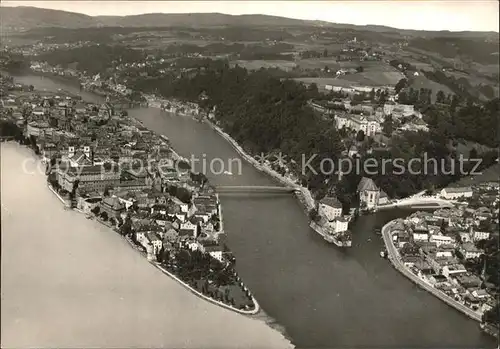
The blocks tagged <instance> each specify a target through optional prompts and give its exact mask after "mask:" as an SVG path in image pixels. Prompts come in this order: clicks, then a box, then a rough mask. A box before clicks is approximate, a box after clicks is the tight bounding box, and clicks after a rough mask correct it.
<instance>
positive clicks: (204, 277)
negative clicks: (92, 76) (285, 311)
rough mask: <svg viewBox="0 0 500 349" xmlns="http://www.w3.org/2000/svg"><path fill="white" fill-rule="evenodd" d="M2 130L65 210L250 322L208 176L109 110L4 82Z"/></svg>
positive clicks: (248, 299)
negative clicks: (5, 125) (36, 165)
mask: <svg viewBox="0 0 500 349" xmlns="http://www.w3.org/2000/svg"><path fill="white" fill-rule="evenodd" d="M2 88H4V89H6V90H7V91H9V97H8V98H7V99H6V101H4V108H2V120H3V122H6V121H7V122H11V123H15V124H16V125H17V126H18V133H17V134H16V133H15V132H13V134H12V138H16V140H18V141H19V142H22V143H23V144H27V145H29V146H30V147H32V148H33V150H34V152H35V154H37V155H38V156H39V157H40V158H41V161H42V162H43V163H45V164H46V174H47V184H48V186H49V188H50V190H52V191H53V192H54V193H55V194H56V195H57V196H58V197H59V198H60V200H61V201H62V202H63V203H64V204H65V205H66V206H67V207H69V208H73V209H75V210H78V211H79V212H81V213H83V214H85V215H86V216H87V217H88V218H89V219H96V220H98V221H99V222H101V223H102V224H104V225H106V226H108V227H109V228H111V229H113V230H114V231H116V232H117V233H119V234H121V235H122V236H123V237H124V238H125V239H127V240H128V241H129V242H130V244H131V245H133V246H134V247H135V248H136V249H138V250H139V251H141V253H143V254H144V255H145V257H146V258H147V259H148V260H149V261H151V262H152V263H154V264H155V265H157V266H158V267H159V268H161V269H162V270H163V271H165V272H166V273H168V274H171V275H174V277H176V278H179V279H180V280H181V282H182V283H184V284H186V285H187V286H188V287H190V288H191V289H193V290H195V291H196V292H197V293H199V294H201V295H203V296H204V297H205V298H207V299H210V300H214V301H216V302H217V303H218V304H223V305H225V306H226V307H228V308H231V309H235V310H236V311H240V312H248V313H253V312H256V311H258V305H257V303H256V301H255V300H254V299H253V297H252V295H251V293H250V291H249V290H248V289H247V288H246V287H245V286H244V285H243V283H242V281H241V279H240V278H239V276H238V275H237V274H236V272H235V271H234V269H233V268H232V267H231V266H232V265H233V264H234V262H235V258H234V256H233V255H232V253H231V251H230V250H229V248H228V247H227V245H226V244H225V243H224V238H223V235H224V230H223V222H222V220H221V217H222V213H221V206H220V202H219V199H218V195H217V193H216V192H215V189H214V188H213V187H212V186H211V185H210V184H209V183H208V181H207V178H206V177H205V176H204V175H203V174H198V173H193V172H191V166H190V164H189V163H186V162H185V160H184V159H182V158H181V157H180V156H179V155H178V154H177V153H176V152H175V151H174V150H173V149H172V147H171V146H170V145H169V142H168V139H166V138H165V137H161V136H158V135H155V134H154V133H153V132H151V131H149V130H147V129H146V128H145V127H144V126H142V125H141V124H140V122H138V121H136V120H135V119H132V118H129V117H127V116H126V113H125V112H123V111H118V110H115V109H114V107H113V105H112V104H111V103H109V102H107V103H104V104H102V105H95V104H92V103H86V102H85V101H82V100H81V99H79V98H78V97H76V96H71V95H69V94H68V93H65V92H64V91H60V93H59V94H57V95H56V94H53V93H48V92H43V91H36V90H34V89H33V88H30V87H29V86H22V85H19V84H15V83H14V81H13V80H12V78H10V79H9V78H8V77H2Z"/></svg>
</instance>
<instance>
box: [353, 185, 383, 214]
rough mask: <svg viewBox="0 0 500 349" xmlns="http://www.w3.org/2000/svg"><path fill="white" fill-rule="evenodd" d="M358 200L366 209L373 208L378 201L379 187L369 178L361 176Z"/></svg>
mask: <svg viewBox="0 0 500 349" xmlns="http://www.w3.org/2000/svg"><path fill="white" fill-rule="evenodd" d="M357 191H358V194H359V201H360V202H361V203H362V204H363V205H365V207H366V208H367V209H369V210H370V209H375V208H376V207H377V205H378V203H379V198H380V189H379V188H378V187H377V185H376V184H375V182H373V180H372V179H371V178H367V177H363V178H361V180H360V181H359V184H358V190H357Z"/></svg>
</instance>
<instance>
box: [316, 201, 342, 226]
mask: <svg viewBox="0 0 500 349" xmlns="http://www.w3.org/2000/svg"><path fill="white" fill-rule="evenodd" d="M318 214H320V215H321V216H324V217H325V218H326V219H327V220H328V221H333V220H334V219H335V218H337V217H340V216H342V204H341V203H340V201H339V200H337V198H335V197H332V196H326V197H324V198H323V199H321V200H320V201H319V203H318Z"/></svg>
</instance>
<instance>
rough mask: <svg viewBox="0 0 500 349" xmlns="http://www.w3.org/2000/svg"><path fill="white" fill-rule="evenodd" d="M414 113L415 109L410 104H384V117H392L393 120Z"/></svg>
mask: <svg viewBox="0 0 500 349" xmlns="http://www.w3.org/2000/svg"><path fill="white" fill-rule="evenodd" d="M414 113H415V107H414V106H413V105H411V104H399V103H385V104H384V115H392V116H393V117H394V118H396V119H397V118H401V117H404V116H411V115H413V114H414Z"/></svg>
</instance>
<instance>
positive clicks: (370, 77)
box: [342, 71, 404, 86]
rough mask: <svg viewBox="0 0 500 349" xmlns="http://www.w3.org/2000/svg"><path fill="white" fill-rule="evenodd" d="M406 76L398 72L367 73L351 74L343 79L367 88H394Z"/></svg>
mask: <svg viewBox="0 0 500 349" xmlns="http://www.w3.org/2000/svg"><path fill="white" fill-rule="evenodd" d="M402 78H404V75H403V74H402V73H401V72H398V71H392V72H391V71H389V72H382V71H379V72H377V71H365V72H363V73H356V74H349V75H345V76H343V77H342V79H345V80H347V81H352V82H355V83H357V84H359V85H365V86H394V85H396V84H397V83H398V81H399V80H401V79H402Z"/></svg>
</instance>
